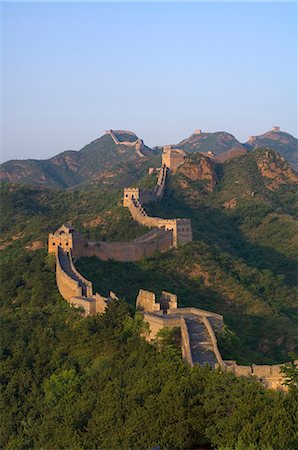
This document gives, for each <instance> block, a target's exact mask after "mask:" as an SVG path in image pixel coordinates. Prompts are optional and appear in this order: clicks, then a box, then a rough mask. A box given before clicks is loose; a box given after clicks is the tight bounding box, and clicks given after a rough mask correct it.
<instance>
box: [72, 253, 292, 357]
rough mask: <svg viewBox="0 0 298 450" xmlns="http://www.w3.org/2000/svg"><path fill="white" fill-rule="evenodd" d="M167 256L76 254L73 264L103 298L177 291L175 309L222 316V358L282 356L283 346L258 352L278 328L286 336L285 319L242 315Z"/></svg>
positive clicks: (239, 308)
mask: <svg viewBox="0 0 298 450" xmlns="http://www.w3.org/2000/svg"><path fill="white" fill-rule="evenodd" d="M173 258H174V254H171V252H167V253H166V254H163V255H160V256H159V257H158V256H157V258H154V259H153V258H151V259H146V260H143V261H141V262H138V263H132V262H131V263H123V262H117V261H111V260H110V261H101V260H99V259H98V258H96V257H91V258H81V259H80V260H79V261H78V262H77V268H78V269H79V271H80V272H81V273H82V274H83V275H84V276H86V277H88V279H89V280H90V281H92V283H93V286H94V289H95V291H97V292H100V293H101V294H102V295H106V296H107V295H108V294H109V291H110V289H112V290H113V291H114V292H115V293H116V294H117V296H118V297H119V298H122V299H124V300H126V301H127V302H129V303H130V304H131V305H133V306H135V302H136V298H137V295H138V292H139V289H145V290H149V291H151V292H154V293H155V294H156V295H157V299H158V298H159V295H160V294H161V291H162V290H167V291H169V292H174V293H175V294H177V296H178V304H179V306H180V307H183V306H194V307H198V308H202V309H207V310H209V311H214V312H217V313H219V314H222V315H223V316H224V321H225V324H226V325H227V326H228V328H229V329H230V330H232V332H233V333H232V335H231V336H232V340H230V338H229V339H228V340H227V339H224V340H220V342H221V343H223V344H222V345H221V350H222V352H223V357H224V358H226V359H236V360H237V362H238V363H241V364H251V363H254V362H255V363H263V364H266V363H267V364H268V363H274V362H276V363H278V362H284V361H286V360H287V359H288V357H287V355H286V352H285V347H284V346H281V347H278V346H276V345H274V346H272V345H269V346H268V349H266V348H264V349H263V351H262V342H265V341H266V340H268V342H270V343H272V342H275V341H276V340H277V339H278V337H279V336H280V330H281V328H283V329H286V330H287V332H288V333H289V335H291V329H290V328H289V327H287V326H286V325H285V321H286V319H284V318H282V317H280V316H279V317H272V316H268V317H267V316H266V315H264V316H261V315H248V314H247V313H245V308H246V305H245V304H241V303H238V304H237V303H234V302H233V304H231V303H230V302H229V301H227V299H226V298H225V297H224V296H223V295H221V294H220V293H219V292H218V291H215V290H214V289H212V288H211V287H205V286H204V285H203V283H202V281H200V280H199V279H191V278H189V277H188V276H187V275H184V274H180V273H178V272H177V270H175V269H174V267H172V266H171V264H170V263H171V261H173ZM286 322H287V323H288V321H286ZM284 334H286V333H284ZM237 336H239V337H237Z"/></svg>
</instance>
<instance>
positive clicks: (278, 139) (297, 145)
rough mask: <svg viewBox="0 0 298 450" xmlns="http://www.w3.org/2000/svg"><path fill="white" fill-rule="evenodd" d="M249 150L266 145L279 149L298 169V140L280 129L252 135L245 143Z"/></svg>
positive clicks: (295, 168) (297, 169)
mask: <svg viewBox="0 0 298 450" xmlns="http://www.w3.org/2000/svg"><path fill="white" fill-rule="evenodd" d="M244 145H245V147H246V148H247V149H249V150H252V149H255V148H258V147H266V148H271V149H273V150H276V151H278V153H280V155H282V156H283V157H284V158H285V159H286V160H287V161H288V162H289V163H290V164H291V165H292V167H293V169H294V170H296V171H298V140H297V139H296V138H294V136H292V135H291V134H289V133H285V132H283V131H279V128H277V130H276V131H275V130H274V129H272V130H271V131H267V132H266V133H264V134H261V135H260V136H251V137H250V138H249V140H248V142H246V144H244Z"/></svg>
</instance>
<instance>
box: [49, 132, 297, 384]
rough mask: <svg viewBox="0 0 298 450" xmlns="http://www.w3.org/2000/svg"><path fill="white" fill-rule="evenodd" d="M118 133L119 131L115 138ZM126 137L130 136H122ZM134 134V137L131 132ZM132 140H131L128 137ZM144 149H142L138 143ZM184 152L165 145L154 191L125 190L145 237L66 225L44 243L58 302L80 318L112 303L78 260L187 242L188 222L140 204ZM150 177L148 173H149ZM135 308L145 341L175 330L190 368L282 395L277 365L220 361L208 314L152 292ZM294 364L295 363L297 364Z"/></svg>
mask: <svg viewBox="0 0 298 450" xmlns="http://www.w3.org/2000/svg"><path fill="white" fill-rule="evenodd" d="M119 133H120V131H118V134H119ZM122 133H125V134H128V135H129V132H122ZM107 134H109V135H110V136H111V138H112V139H113V140H114V142H115V144H116V145H120V144H121V145H129V146H133V145H136V144H138V145H139V144H140V142H139V141H140V140H137V141H136V140H135V141H133V142H132V141H119V139H118V138H117V132H113V131H112V130H109V131H108V132H107ZM131 135H133V133H131ZM133 136H135V135H133ZM142 145H143V144H142ZM185 156H186V153H185V152H184V151H183V150H179V149H172V148H171V146H165V147H164V150H163V154H162V167H161V168H159V169H158V170H157V171H158V176H157V182H156V185H155V188H154V190H153V191H148V190H147V191H146V190H142V189H139V188H136V187H130V188H125V189H124V198H123V206H124V207H127V208H128V209H129V211H130V213H131V216H132V218H133V219H134V220H135V221H137V222H138V223H140V224H142V225H145V226H147V227H149V228H153V230H151V231H150V232H149V233H146V234H145V235H143V236H141V237H139V238H137V239H134V240H132V241H129V242H103V241H97V242H92V241H86V240H84V239H83V237H82V235H81V234H80V233H79V232H77V231H75V230H74V229H73V228H72V227H71V226H69V225H62V226H61V227H60V228H58V230H56V231H55V232H54V233H51V234H50V235H49V238H48V252H49V253H52V254H54V255H55V258H56V282H57V287H58V290H59V292H60V294H61V295H62V297H63V298H64V299H65V300H66V301H67V302H68V303H70V304H71V305H72V306H74V307H76V308H80V309H81V312H82V315H85V316H88V315H94V314H98V313H104V311H105V309H106V307H107V305H108V304H109V302H111V301H113V299H116V298H117V295H116V294H115V293H114V292H112V291H110V293H109V296H108V297H104V296H102V295H101V294H99V293H94V291H93V286H92V283H91V282H90V281H88V280H87V279H85V278H84V277H83V276H82V275H81V274H80V273H79V272H78V271H77V270H76V268H75V265H74V261H75V260H76V259H78V258H80V257H83V256H96V257H98V258H99V259H101V260H108V259H113V260H116V261H122V262H125V261H138V260H140V259H141V258H143V257H150V256H153V255H154V254H155V253H156V252H161V251H165V250H167V249H169V248H171V247H177V246H179V245H183V244H185V243H187V242H191V241H192V229H191V221H190V219H162V218H158V217H150V216H148V214H147V213H146V211H145V209H144V206H143V205H144V204H146V203H149V202H155V201H160V200H161V199H162V198H163V195H164V191H165V186H166V179H167V174H168V171H173V170H175V169H176V168H177V167H179V165H181V164H182V163H183V161H184V159H185ZM151 173H152V171H151ZM136 308H137V309H138V310H140V311H141V312H142V314H143V318H144V322H145V323H147V324H148V333H147V335H146V339H147V340H149V341H151V340H153V339H155V338H156V337H157V335H158V332H159V331H160V330H161V329H163V328H170V329H171V328H178V329H179V330H180V336H181V339H180V342H181V350H182V355H183V358H184V359H185V361H186V362H187V363H188V364H189V365H190V366H193V365H194V364H200V365H205V364H208V365H210V366H211V367H213V368H219V369H220V370H222V371H227V372H232V373H234V374H235V375H236V376H255V377H257V378H258V379H259V380H260V381H261V382H262V383H263V385H264V386H265V387H267V388H270V389H279V390H286V387H285V386H284V385H283V382H284V380H285V376H284V374H283V372H282V371H281V369H282V367H283V366H284V365H283V364H279V365H252V366H241V365H238V364H237V363H236V361H224V360H223V359H222V356H221V354H220V351H219V349H218V345H217V338H216V335H217V334H218V333H220V332H221V331H223V329H224V321H223V316H221V315H220V314H217V313H213V312H210V311H205V310H202V309H198V308H194V307H189V308H179V307H178V304H177V296H176V295H175V294H172V293H169V292H166V291H163V292H162V295H161V298H160V300H159V301H156V297H155V294H154V293H152V292H148V291H144V290H142V289H140V290H139V294H138V297H137V299H136ZM297 363H298V361H295V364H297Z"/></svg>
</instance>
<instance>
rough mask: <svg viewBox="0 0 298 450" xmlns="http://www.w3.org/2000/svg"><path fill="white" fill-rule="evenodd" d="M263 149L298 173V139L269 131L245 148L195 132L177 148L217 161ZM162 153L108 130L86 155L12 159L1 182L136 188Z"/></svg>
mask: <svg viewBox="0 0 298 450" xmlns="http://www.w3.org/2000/svg"><path fill="white" fill-rule="evenodd" d="M259 147H267V148H269V149H273V150H276V151H278V152H279V153H280V155H281V156H282V157H285V158H286V159H287V160H288V161H289V162H290V163H291V164H292V167H293V168H294V169H295V170H298V154H297V139H296V138H295V137H293V136H291V135H290V134H289V133H285V132H280V131H268V132H266V133H264V134H262V135H260V136H254V137H251V138H250V139H249V141H248V142H246V143H244V144H242V143H240V142H239V141H238V140H237V139H236V138H235V137H234V136H233V135H232V134H230V133H227V132H225V131H219V132H214V133H205V132H201V131H200V130H198V131H196V132H194V133H192V134H191V135H190V137H188V138H185V139H183V140H182V141H180V143H178V144H175V145H173V146H172V148H180V149H183V150H185V151H186V152H187V153H190V154H192V153H202V154H204V155H207V156H213V157H214V159H215V160H216V161H217V162H220V163H222V162H224V161H225V160H227V159H230V158H233V157H237V156H240V155H243V154H245V153H247V152H251V151H253V150H254V149H256V148H259ZM160 154H161V148H160V147H154V148H150V147H147V146H146V145H145V144H144V142H143V140H142V139H139V138H138V136H137V135H136V134H135V133H134V132H131V131H125V130H108V131H107V132H106V134H104V135H102V136H101V137H99V138H97V139H95V140H93V141H91V142H90V143H89V144H87V145H85V146H84V147H82V148H81V149H80V150H78V151H77V150H66V151H63V152H61V153H59V154H57V155H55V156H53V157H51V158H49V159H43V160H37V159H26V160H9V161H6V162H4V163H2V164H1V165H0V181H8V182H16V183H25V184H32V185H40V186H46V187H49V188H55V189H60V188H62V189H71V188H75V187H80V186H81V187H83V186H85V185H92V184H95V185H96V184H99V183H100V184H102V186H107V187H109V186H111V185H118V187H119V188H120V187H121V188H122V187H124V186H125V185H127V184H130V183H134V182H136V181H137V179H138V178H140V176H141V175H144V174H145V173H146V170H147V169H148V167H149V166H151V167H156V166H158V165H159V164H160Z"/></svg>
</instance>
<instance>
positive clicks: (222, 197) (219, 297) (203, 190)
mask: <svg viewBox="0 0 298 450" xmlns="http://www.w3.org/2000/svg"><path fill="white" fill-rule="evenodd" d="M273 163H274V164H273ZM278 171H281V172H282V175H279V177H276V176H275V175H274V185H272V177H271V174H272V173H273V174H276V173H277V172H278ZM154 178H155V175H150V176H149V175H147V176H146V177H145V178H142V179H139V183H138V184H139V185H143V186H148V185H150V183H152V181H153V179H154ZM296 183H297V175H296V174H295V172H293V171H292V169H291V168H290V166H289V165H288V164H287V163H286V161H285V160H284V159H283V158H282V157H280V156H279V155H278V154H277V153H276V152H273V151H272V150H270V151H268V150H266V149H257V150H255V151H253V152H250V153H247V154H245V155H242V156H239V157H237V158H233V159H231V160H228V161H226V162H224V163H223V164H219V163H217V162H216V161H214V160H213V159H210V158H208V157H206V156H204V155H202V154H200V153H195V154H192V155H190V156H189V157H188V158H186V160H185V162H184V164H183V165H182V166H180V167H179V168H178V170H177V171H176V172H175V173H173V174H170V176H169V180H168V183H167V189H166V192H165V197H164V199H163V200H162V201H161V202H159V203H155V204H151V205H147V209H148V212H149V213H151V214H153V215H157V216H159V217H165V218H171V217H189V218H191V220H192V228H193V234H194V240H195V242H193V243H192V244H189V245H187V246H186V247H185V248H181V249H179V250H177V251H174V250H173V251H169V252H167V253H165V254H163V255H157V256H156V257H154V258H152V259H151V260H148V261H144V262H140V263H137V264H132V263H130V264H123V263H115V262H114V263H112V262H111V263H105V262H101V261H98V260H95V259H93V260H92V259H90V260H88V259H87V260H86V261H85V260H84V261H82V262H79V265H78V267H79V268H80V270H81V271H82V272H83V273H84V274H85V275H86V277H87V278H88V279H91V280H92V281H93V282H94V285H95V287H96V289H98V291H99V292H103V293H104V294H105V293H106V291H107V290H108V289H115V290H116V291H117V293H118V294H119V295H121V296H123V297H125V298H126V299H127V300H128V301H129V302H130V303H133V302H134V300H135V297H136V292H137V289H139V288H147V289H149V290H153V291H159V290H163V289H166V290H169V291H173V292H176V293H178V294H179V299H180V302H181V304H182V305H191V304H195V305H196V306H203V307H205V308H206V309H209V310H213V311H214V310H215V311H217V312H219V313H222V314H224V317H225V318H226V321H227V324H228V326H229V328H230V330H231V332H232V333H234V334H235V336H237V339H239V341H238V343H237V344H235V345H234V344H233V345H234V346H233V345H232V344H231V343H228V344H227V343H225V344H224V346H223V348H224V349H225V348H226V352H227V353H226V355H225V356H226V357H231V358H237V359H238V360H239V358H241V359H240V360H241V361H244V362H253V361H254V362H262V361H264V362H282V361H286V360H287V359H288V353H289V352H290V351H293V350H294V348H295V345H296V344H295V340H296V338H297V337H298V336H297V335H296V331H297V319H298V305H297V287H296V286H297V269H298V266H297V263H298V261H297V252H296V248H297V236H298V229H297V209H296V208H295V201H296V200H297V188H296V187H297V184H296ZM121 197H122V192H121V191H117V190H110V192H109V193H106V192H102V191H101V189H95V188H94V187H93V190H92V191H90V192H88V191H65V190H60V191H54V190H47V189H36V188H32V187H31V188H29V187H26V186H18V185H11V184H6V185H3V186H2V191H1V204H2V206H3V211H4V212H5V214H4V215H2V222H1V228H2V241H1V246H2V248H3V249H4V250H5V251H8V252H14V251H16V249H18V251H20V249H22V250H21V251H29V252H31V251H34V250H35V249H37V248H45V246H46V237H47V234H48V232H50V231H53V230H55V229H56V228H57V227H58V226H59V225H60V224H61V223H62V222H72V223H73V225H74V226H75V228H76V229H78V230H80V231H82V232H83V234H84V235H85V236H86V237H87V238H89V239H108V240H128V239H132V238H134V237H137V236H140V235H141V234H143V233H144V232H145V231H146V230H144V228H143V227H141V226H139V225H137V224H136V223H135V222H134V221H133V220H132V219H131V217H130V215H129V213H128V211H127V210H126V209H124V208H122V206H121ZM236 318H237V320H236ZM260 323H262V326H260ZM285 330H287V333H286V334H285ZM268 336H270V339H271V342H274V345H271V344H268V342H267V341H268ZM225 346H226V347H225Z"/></svg>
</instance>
